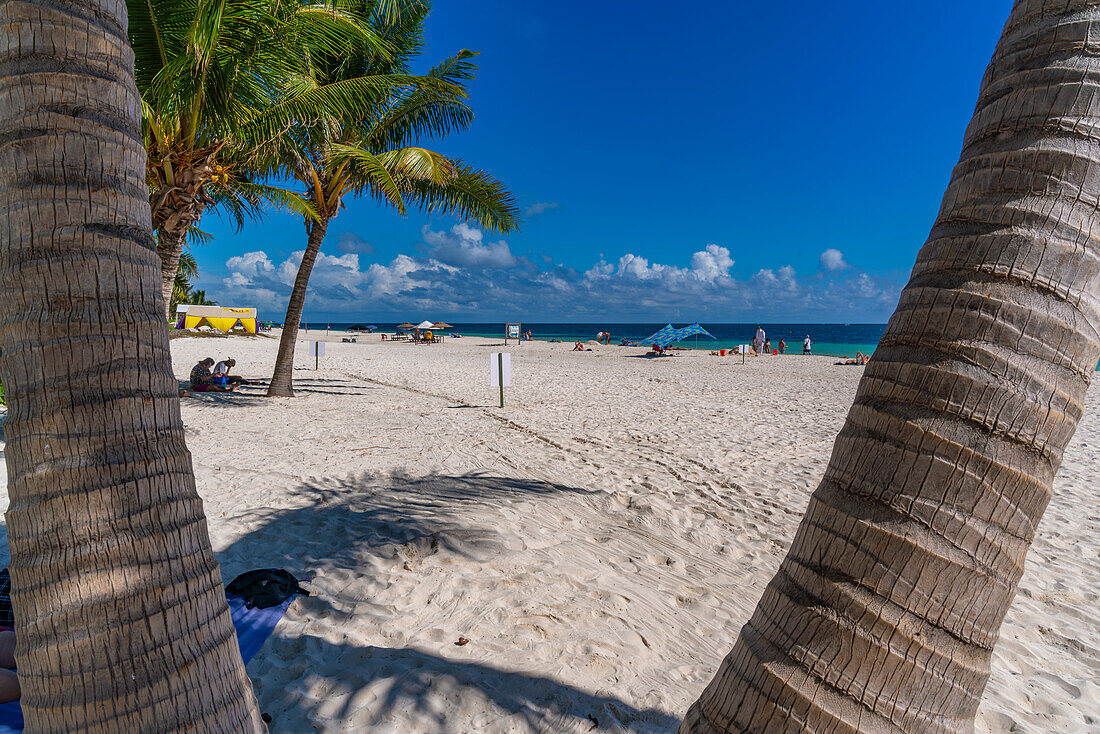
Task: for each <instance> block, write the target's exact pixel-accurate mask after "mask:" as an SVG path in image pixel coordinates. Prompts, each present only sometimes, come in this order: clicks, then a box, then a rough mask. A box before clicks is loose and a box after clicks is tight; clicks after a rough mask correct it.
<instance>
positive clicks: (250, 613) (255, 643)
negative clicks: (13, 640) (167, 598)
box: [0, 594, 294, 734]
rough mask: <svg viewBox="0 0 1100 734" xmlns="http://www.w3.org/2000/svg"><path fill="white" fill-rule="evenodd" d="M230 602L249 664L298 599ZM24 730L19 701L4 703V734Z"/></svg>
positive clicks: (0, 725) (0, 728)
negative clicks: (267, 603)
mask: <svg viewBox="0 0 1100 734" xmlns="http://www.w3.org/2000/svg"><path fill="white" fill-rule="evenodd" d="M225 600H226V601H227V602H229V614H230V616H232V617H233V626H234V627H235V628H236V629H237V644H239V645H240V647H241V658H242V659H243V660H244V662H245V665H247V664H248V661H249V660H251V659H252V658H253V657H255V655H256V653H257V652H259V651H260V648H261V647H263V644H264V642H265V641H266V640H267V638H268V637H269V636H270V635H271V631H272V630H273V629H275V625H276V624H278V623H279V620H280V619H282V618H283V615H284V614H286V610H287V608H288V607H289V606H290V602H292V601H294V596H290V597H288V598H287V600H286V601H284V602H283V603H282V604H280V605H279V606H277V607H268V608H267V609H255V608H254V609H247V608H246V607H245V604H244V599H243V598H241V597H239V596H233V595H230V594H226V595H225ZM22 730H23V710H22V709H21V708H20V707H19V702H18V701H12V702H11V703H2V704H0V734H4V732H10V731H22Z"/></svg>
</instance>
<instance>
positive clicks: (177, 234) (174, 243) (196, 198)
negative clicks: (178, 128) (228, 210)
mask: <svg viewBox="0 0 1100 734" xmlns="http://www.w3.org/2000/svg"><path fill="white" fill-rule="evenodd" d="M219 148H220V146H219V147H218V148H211V149H208V150H204V151H202V152H201V153H200V154H197V159H196V160H192V161H191V165H185V164H184V163H183V162H182V161H180V160H176V161H175V163H176V168H175V177H174V178H173V180H172V182H171V183H169V182H168V181H167V179H166V178H165V172H164V168H163V166H160V165H158V166H152V167H151V168H150V172H151V173H152V174H153V175H154V176H155V177H156V179H157V190H156V191H155V192H153V193H151V194H150V195H149V207H150V208H151V209H152V217H153V229H154V230H155V231H156V233H157V253H158V254H159V255H160V268H161V273H160V278H161V280H160V282H161V290H162V295H163V296H164V304H165V316H166V317H167V318H168V319H169V320H171V318H172V314H170V313H168V312H167V308H168V304H169V303H170V302H171V300H172V284H173V283H175V281H176V271H177V270H179V264H180V254H182V253H183V247H184V245H185V244H186V243H187V232H188V230H189V229H190V228H191V227H194V226H197V225H198V223H199V222H200V221H201V220H202V215H203V214H204V213H205V212H206V207H207V205H209V204H212V203H213V200H212V199H211V198H210V196H209V195H208V194H207V193H206V182H207V181H209V180H210V177H211V175H213V172H214V168H213V166H212V165H211V163H210V159H211V158H212V157H213V156H214V155H215V154H216V153H217V151H218V150H219Z"/></svg>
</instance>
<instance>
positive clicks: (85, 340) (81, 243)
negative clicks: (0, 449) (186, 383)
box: [0, 0, 264, 732]
mask: <svg viewBox="0 0 1100 734" xmlns="http://www.w3.org/2000/svg"><path fill="white" fill-rule="evenodd" d="M125 29H126V14H125V8H124V6H123V5H122V4H121V3H119V2H116V1H115V0H82V2H65V3H58V2H55V1H53V0H23V1H22V2H5V3H0V39H2V42H0V65H2V66H3V68H4V69H5V72H4V74H3V77H2V81H0V97H2V98H3V103H2V104H0V127H2V129H3V130H4V135H5V139H6V140H7V141H8V142H7V144H5V145H3V146H0V178H2V184H0V211H2V212H3V218H4V221H3V226H2V227H0V282H2V283H3V287H2V288H0V314H2V318H3V321H4V327H3V328H2V329H0V376H2V382H3V384H4V386H5V388H6V389H7V396H6V397H7V398H8V418H7V421H6V423H5V426H4V430H5V433H6V438H7V447H6V449H5V454H6V456H5V459H6V461H7V465H8V470H9V480H8V490H9V495H10V500H11V504H10V507H9V509H8V512H7V517H6V519H7V534H8V544H9V547H10V549H11V578H12V590H13V600H12V601H13V604H14V607H15V613H16V627H17V629H18V633H19V646H18V650H17V661H18V664H19V678H20V681H21V683H22V688H23V699H22V708H23V713H24V715H25V717H26V720H27V726H28V729H29V730H32V731H42V732H47V731H48V732H62V731H81V732H119V731H125V732H136V731H150V732H152V731H168V730H172V731H183V730H192V731H202V732H220V731H224V732H244V731H257V732H258V731H262V730H263V729H264V724H263V722H262V721H261V719H260V714H259V711H258V709H257V706H256V701H255V697H254V695H253V693H252V686H251V683H250V682H249V680H248V676H247V675H246V674H245V670H244V666H243V664H242V663H241V657H240V653H239V651H238V648H237V641H236V636H235V634H234V631H233V625H232V623H231V621H230V617H229V611H228V609H227V607H226V603H225V596H224V591H223V587H222V582H221V573H220V571H219V569H218V564H217V563H216V562H215V560H214V556H213V553H212V552H211V549H210V540H209V537H208V535H207V530H206V519H205V517H204V515H203V510H202V502H201V500H200V499H199V497H198V494H197V493H196V491H195V480H194V475H193V472H192V468H191V457H190V454H189V453H188V451H187V447H186V446H185V445H184V432H183V424H182V421H181V419H180V410H179V399H178V397H177V388H176V380H175V377H174V376H173V374H172V366H171V360H170V357H169V349H168V338H167V330H166V329H165V325H164V318H163V314H164V303H163V302H162V301H161V300H160V296H159V295H158V292H159V291H158V287H157V286H158V279H157V274H158V271H159V264H158V260H157V255H156V249H155V243H154V240H153V234H152V230H151V227H150V218H149V204H148V200H147V199H146V192H145V187H144V183H145V167H144V166H145V151H144V150H143V148H142V145H141V129H140V117H139V114H140V98H139V97H138V94H137V90H136V88H135V86H134V80H133V55H132V53H131V51H130V49H129V47H128V46H127V42H126V31H125Z"/></svg>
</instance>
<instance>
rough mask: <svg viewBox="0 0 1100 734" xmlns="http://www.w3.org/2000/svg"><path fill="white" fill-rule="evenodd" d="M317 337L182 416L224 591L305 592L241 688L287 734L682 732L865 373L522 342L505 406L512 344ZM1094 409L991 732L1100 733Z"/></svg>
mask: <svg viewBox="0 0 1100 734" xmlns="http://www.w3.org/2000/svg"><path fill="white" fill-rule="evenodd" d="M320 338H322V339H327V340H328V341H330V342H331V343H329V344H327V353H326V355H325V356H324V357H322V358H321V359H320V369H317V370H314V369H313V359H312V358H311V357H307V356H306V346H305V342H304V341H301V342H300V343H299V350H298V357H297V366H298V369H297V370H296V374H295V385H296V390H297V393H298V397H296V398H293V399H289V398H279V399H267V398H265V397H263V390H262V389H261V388H256V387H246V388H244V389H243V390H242V391H241V392H240V393H236V394H228V395H227V394H200V395H198V396H195V397H188V398H184V399H183V400H182V404H183V407H182V410H183V419H184V422H185V424H186V426H187V438H188V445H189V447H190V449H191V451H192V453H193V456H194V464H195V471H196V475H197V479H198V487H199V493H200V494H201V495H202V497H203V499H204V502H205V508H206V513H207V517H208V518H209V523H210V533H211V537H212V541H213V545H214V549H215V551H216V553H217V555H218V559H219V561H220V562H221V564H222V571H223V575H224V577H225V579H226V580H227V581H228V580H230V579H232V578H233V577H234V576H235V575H237V574H238V573H240V572H241V571H244V570H248V569H251V568H263V567H270V566H277V567H283V568H286V569H287V570H289V571H291V572H292V573H294V574H295V575H297V576H299V577H307V578H310V579H311V582H310V583H309V585H308V587H309V588H310V589H311V590H312V592H313V595H312V596H311V597H309V598H299V599H297V600H296V601H295V602H294V603H293V605H292V606H291V607H290V611H289V612H288V614H287V616H286V617H285V618H284V620H283V621H282V622H281V623H280V624H279V626H278V627H277V628H276V630H275V633H274V634H273V636H272V638H271V639H270V640H268V642H267V643H266V644H265V646H264V648H263V649H262V650H261V651H260V653H259V654H258V655H257V657H256V658H255V659H254V660H253V661H252V662H251V663H250V664H249V666H248V672H249V674H250V676H251V677H252V680H253V681H254V683H255V688H256V692H257V695H258V696H259V699H260V705H261V709H262V710H263V711H265V712H267V713H269V714H270V715H271V716H272V718H273V721H272V723H271V725H270V727H271V731H273V732H306V731H366V730H368V729H369V730H370V731H376V732H393V733H395V734H397V733H403V734H404V733H429V732H455V733H459V734H461V733H466V732H471V733H472V732H578V733H579V732H589V731H595V732H673V731H675V728H676V726H677V723H678V719H679V717H680V716H681V715H682V714H683V712H684V710H685V709H686V707H687V706H688V704H689V703H690V702H691V701H693V700H694V699H695V698H696V696H697V695H698V694H699V692H700V690H701V689H702V687H703V686H704V685H705V684H706V682H707V681H708V680H709V678H710V676H711V675H712V673H713V672H714V670H715V668H716V666H717V664H718V662H719V660H720V659H721V657H722V656H724V655H725V654H726V652H727V651H728V650H729V649H730V647H731V645H732V643H733V640H734V638H735V636H736V634H737V631H738V629H739V628H740V626H741V625H742V624H743V623H744V621H745V620H746V619H747V618H748V616H749V614H750V612H751V610H752V608H753V607H754V606H755V604H756V601H757V598H758V596H759V594H760V592H761V590H762V588H763V586H764V585H765V584H766V582H767V581H768V579H769V578H770V577H771V575H772V574H773V572H774V570H775V568H776V567H777V566H778V564H779V561H780V560H781V558H782V555H783V553H784V552H785V550H786V547H787V544H788V542H789V540H790V538H791V537H792V536H793V534H794V530H795V528H796V526H797V523H798V521H799V519H800V518H801V515H802V512H803V510H804V508H805V505H806V502H807V500H808V498H809V495H810V493H811V492H812V491H813V489H814V487H815V486H816V483H817V481H818V480H819V479H820V477H821V474H822V472H823V469H824V465H825V462H826V461H827V459H828V456H829V452H830V449H831V447H832V442H833V439H834V437H835V435H836V433H837V431H838V430H839V428H840V426H841V424H842V422H843V419H844V416H845V413H846V411H847V409H848V407H849V405H850V403H851V400H852V396H853V394H854V392H855V389H856V384H857V381H858V379H859V377H860V374H861V373H862V368H859V367H840V366H836V365H835V364H834V362H835V360H834V359H830V358H824V357H801V356H786V357H768V358H756V359H749V360H748V362H747V364H744V365H742V363H741V358H740V357H732V356H731V357H725V358H719V357H712V356H709V355H707V354H706V352H692V353H687V352H685V353H680V354H678V355H677V356H675V357H671V358H663V359H658V360H651V359H645V358H642V357H641V356H640V355H641V354H642V352H643V351H644V350H642V349H631V348H622V347H616V346H597V345H595V344H594V343H593V344H590V345H589V346H590V347H591V348H592V350H593V351H591V352H584V353H577V352H572V351H570V350H571V347H572V345H570V344H550V343H544V342H535V343H524V344H523V345H522V346H514V345H510V346H509V347H508V349H507V351H509V352H510V353H511V354H512V355H513V357H512V359H513V380H514V386H513V387H511V388H509V389H507V394H506V407H504V408H503V409H502V408H500V407H498V405H497V394H496V392H495V389H494V388H492V387H491V386H490V385H489V359H490V358H489V355H490V354H491V353H492V352H495V351H500V349H501V341H500V340H499V339H497V340H493V339H487V338H472V337H471V338H463V339H452V340H448V341H447V343H445V344H441V345H430V346H421V345H413V344H409V343H390V342H381V341H379V339H378V337H377V336H366V337H360V341H359V343H355V344H348V343H341V342H340V335H339V334H332V335H329V336H328V337H326V336H325V335H324V332H320ZM277 345H278V342H277V340H276V339H274V338H270V337H265V336H261V337H255V338H242V337H234V338H181V339H177V340H174V341H173V343H172V346H173V360H174V366H175V371H176V375H177V377H179V379H180V380H181V382H182V381H183V380H185V379H186V377H187V375H188V372H189V370H190V368H191V366H192V365H193V364H194V363H195V362H196V361H197V360H198V359H200V358H202V357H205V356H212V357H214V358H216V359H220V358H222V357H224V356H230V355H231V356H233V357H235V358H236V359H237V367H236V370H235V371H236V372H237V373H240V374H242V375H244V376H245V377H252V378H263V379H266V378H268V377H269V376H270V373H271V367H272V364H273V361H274V357H275V352H276V348H277ZM1088 403H1089V404H1088V409H1089V412H1088V413H1087V415H1086V417H1085V418H1084V420H1083V421H1082V423H1081V426H1080V428H1079V430H1078V432H1077V435H1076V437H1075V438H1074V440H1073V442H1072V444H1071V445H1070V448H1069V450H1068V452H1067V456H1066V460H1065V463H1064V465H1063V467H1062V470H1061V472H1060V474H1059V478H1058V480H1057V482H1056V484H1055V496H1054V499H1053V501H1052V503H1051V505H1050V508H1049V509H1048V511H1047V513H1046V516H1045V517H1044V520H1043V524H1042V526H1041V528H1040V532H1039V537H1038V538H1037V540H1036V542H1035V544H1034V546H1033V548H1032V551H1031V554H1030V556H1029V558H1028V568H1027V573H1026V575H1025V577H1024V580H1023V582H1022V585H1021V590H1020V593H1019V595H1018V597H1017V600H1016V602H1015V604H1014V605H1013V607H1012V610H1011V612H1010V613H1009V616H1008V619H1007V621H1006V623H1005V626H1004V628H1003V631H1002V639H1001V642H1000V644H999V646H998V648H997V651H996V654H995V657H994V670H993V676H992V679H991V681H990V683H989V687H988V689H987V691H986V695H985V699H984V702H983V705H982V710H981V713H980V715H979V717H978V722H977V728H978V731H980V732H1048V731H1059V732H1084V731H1097V730H1100V683H1098V680H1100V574H1098V573H1097V568H1098V567H1100V563H1098V561H1100V391H1098V389H1097V388H1095V387H1094V388H1093V389H1092V390H1091V391H1090V393H1089V401H1088ZM5 479H6V475H5ZM4 484H5V485H6V481H5V482H4ZM2 504H3V505H4V506H5V507H6V505H7V500H6V495H5V497H4V498H3V502H2ZM2 560H3V562H4V563H5V565H6V560H7V558H6V543H5V544H4V558H3V559H2ZM460 638H462V639H464V640H468V643H466V644H461V645H459V644H456V643H458V642H460Z"/></svg>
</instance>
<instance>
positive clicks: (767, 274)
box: [752, 265, 798, 295]
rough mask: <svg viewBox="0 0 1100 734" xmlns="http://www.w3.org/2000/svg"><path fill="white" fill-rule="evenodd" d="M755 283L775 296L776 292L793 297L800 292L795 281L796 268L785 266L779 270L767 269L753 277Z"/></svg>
mask: <svg viewBox="0 0 1100 734" xmlns="http://www.w3.org/2000/svg"><path fill="white" fill-rule="evenodd" d="M752 279H753V281H754V282H755V283H756V284H757V285H759V286H761V287H763V288H765V289H767V290H768V291H770V292H771V293H772V294H775V292H776V291H779V292H782V293H785V294H787V295H791V294H794V293H797V292H798V282H797V281H796V280H795V272H794V268H793V267H791V266H790V265H784V266H783V267H781V268H778V269H777V270H772V269H771V268H766V269H763V270H760V271H758V272H757V273H756V275H754V276H752Z"/></svg>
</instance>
